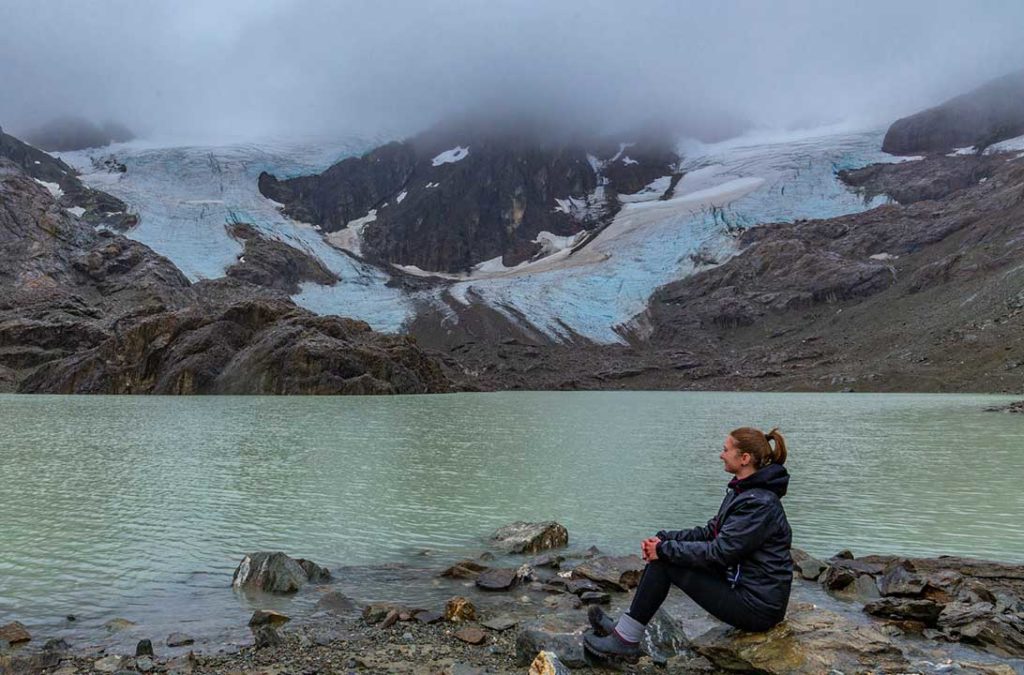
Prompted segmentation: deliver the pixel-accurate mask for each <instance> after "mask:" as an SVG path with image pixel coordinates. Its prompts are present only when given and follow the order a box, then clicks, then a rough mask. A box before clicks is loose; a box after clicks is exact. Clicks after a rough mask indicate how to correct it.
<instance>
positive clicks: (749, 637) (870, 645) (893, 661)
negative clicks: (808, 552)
mask: <svg viewBox="0 0 1024 675" xmlns="http://www.w3.org/2000/svg"><path fill="white" fill-rule="evenodd" d="M693 649H694V650H695V651H696V652H697V653H698V654H700V655H701V656H703V657H705V658H707V659H708V660H709V661H710V662H711V663H712V664H713V665H714V667H715V668H718V669H721V670H724V671H728V672H757V673H764V674H765V675H820V674H821V673H830V672H836V671H841V672H863V671H869V672H906V671H908V670H910V669H911V668H910V664H909V663H908V662H907V660H906V658H905V657H904V655H903V653H902V652H901V651H900V650H899V648H897V647H896V645H895V644H893V642H892V640H891V638H889V637H888V636H886V635H885V634H884V633H882V632H881V631H879V630H878V629H877V628H875V627H873V626H870V625H862V624H855V623H853V622H852V621H850V620H848V619H845V618H844V617H842V616H841V615H839V614H836V613H835V612H831V611H828V610H825V609H821V608H818V607H815V606H814V605H810V604H805V603H797V604H795V605H791V606H790V610H789V613H788V615H787V617H786V620H785V621H783V622H782V623H781V624H779V625H778V626H775V627H774V628H772V629H771V630H769V631H767V632H764V633H747V632H743V631H739V630H736V629H734V628H716V629H712V630H710V631H708V632H707V633H705V634H704V635H701V636H700V637H698V638H696V639H695V640H694V642H693Z"/></svg>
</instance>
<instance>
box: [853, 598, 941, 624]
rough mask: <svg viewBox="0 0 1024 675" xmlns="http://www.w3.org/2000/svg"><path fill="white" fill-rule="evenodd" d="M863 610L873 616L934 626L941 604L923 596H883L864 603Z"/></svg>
mask: <svg viewBox="0 0 1024 675" xmlns="http://www.w3.org/2000/svg"><path fill="white" fill-rule="evenodd" d="M864 611H865V612H867V613H868V614H871V615H873V616H883V617H886V618H889V619H900V620H911V621H920V622H922V623H923V624H925V625H926V626H935V625H936V623H937V621H938V618H939V614H940V613H941V612H942V605H939V604H937V603H935V602H934V601H932V600H927V599H925V598H899V597H885V598H880V599H878V600H874V601H872V602H869V603H867V604H865V605H864Z"/></svg>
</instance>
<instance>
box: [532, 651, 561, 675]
mask: <svg viewBox="0 0 1024 675" xmlns="http://www.w3.org/2000/svg"><path fill="white" fill-rule="evenodd" d="M529 675H570V671H569V669H568V668H567V667H566V665H565V664H564V663H562V662H561V661H560V660H559V658H558V655H557V654H555V653H554V652H540V653H539V654H537V658H535V659H534V660H533V661H532V662H531V663H530V671H529Z"/></svg>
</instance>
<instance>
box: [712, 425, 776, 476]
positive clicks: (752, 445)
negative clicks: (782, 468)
mask: <svg viewBox="0 0 1024 675" xmlns="http://www.w3.org/2000/svg"><path fill="white" fill-rule="evenodd" d="M720 457H721V458H722V462H723V463H724V464H725V470H726V471H728V472H729V473H732V474H735V475H736V476H737V477H738V478H745V477H746V476H749V475H750V474H752V473H754V472H755V471H757V470H758V469H761V468H763V467H765V466H768V465H769V464H785V463H786V439H784V438H783V437H782V434H780V433H779V430H778V429H772V430H771V431H769V432H768V433H767V434H766V433H764V432H763V431H761V430H760V429H754V428H753V427H740V428H739V429H734V430H733V431H731V432H730V433H729V435H728V436H726V437H725V445H724V447H723V448H722V454H721V455H720Z"/></svg>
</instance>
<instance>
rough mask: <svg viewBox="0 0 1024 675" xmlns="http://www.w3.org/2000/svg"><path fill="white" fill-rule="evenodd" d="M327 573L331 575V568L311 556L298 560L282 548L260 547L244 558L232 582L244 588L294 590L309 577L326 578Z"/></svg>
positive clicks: (316, 579)
mask: <svg viewBox="0 0 1024 675" xmlns="http://www.w3.org/2000/svg"><path fill="white" fill-rule="evenodd" d="M311 573H312V574H313V576H314V578H313V579H311V578H310V574H311ZM324 574H326V575H327V578H328V579H329V578H330V573H329V572H327V571H326V570H324V569H323V568H321V567H320V566H318V565H316V564H315V563H312V562H310V561H308V560H302V559H299V560H296V559H295V558H291V557H289V556H287V555H286V554H284V553H282V552H280V551H276V552H271V551H260V552H258V553H250V554H248V555H247V556H245V557H244V558H242V562H240V563H239V564H238V567H237V568H236V569H235V574H234V577H232V579H231V585H232V586H233V587H234V588H237V589H240V590H255V591H263V592H265V593H294V592H295V591H297V590H299V589H300V588H302V587H303V586H304V585H305V584H306V583H307V582H309V581H320V580H323V578H324V576H323V575H324Z"/></svg>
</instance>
